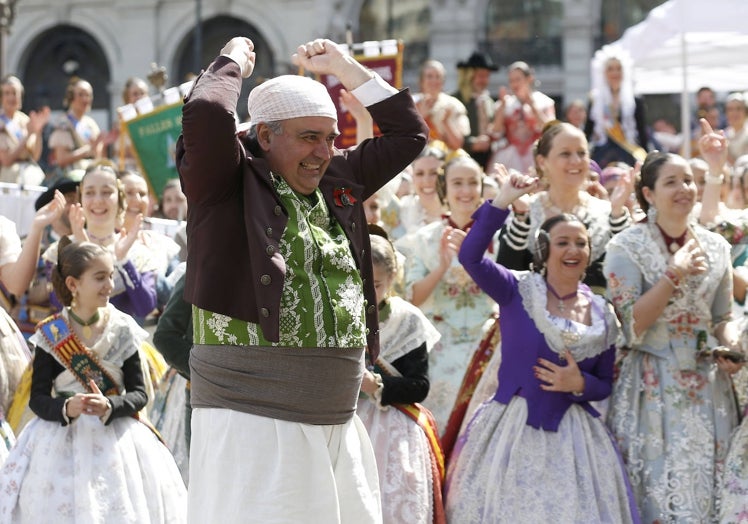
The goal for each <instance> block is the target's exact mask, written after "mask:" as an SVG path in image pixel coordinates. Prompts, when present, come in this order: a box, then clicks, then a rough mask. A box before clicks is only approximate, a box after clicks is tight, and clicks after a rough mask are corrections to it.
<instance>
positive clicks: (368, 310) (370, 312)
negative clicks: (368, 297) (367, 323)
mask: <svg viewBox="0 0 748 524" xmlns="http://www.w3.org/2000/svg"><path fill="white" fill-rule="evenodd" d="M376 310H377V308H375V307H374V306H373V305H371V306H369V309H367V310H366V312H367V313H368V314H369V315H373V314H374V312H375V311H376Z"/></svg>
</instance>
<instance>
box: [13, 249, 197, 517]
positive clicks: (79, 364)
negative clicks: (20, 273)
mask: <svg viewBox="0 0 748 524" xmlns="http://www.w3.org/2000/svg"><path fill="white" fill-rule="evenodd" d="M113 274H114V264H113V261H112V256H111V254H110V253H109V252H108V251H107V250H106V249H105V248H103V247H101V246H99V245H97V244H93V243H90V242H84V243H80V244H76V243H71V241H70V240H69V239H68V238H64V239H63V240H62V241H61V242H60V254H59V264H58V265H57V267H56V269H55V272H54V274H53V284H54V286H55V291H56V293H57V296H58V297H60V298H61V299H62V301H63V302H64V304H65V308H64V309H63V310H62V311H61V312H60V313H59V314H56V315H53V316H51V317H48V318H47V319H45V320H43V321H42V322H40V323H39V325H38V326H37V329H36V332H35V333H34V335H33V336H32V337H31V339H30V342H31V343H32V344H34V345H35V347H36V350H35V357H34V361H33V374H32V379H31V399H30V402H29V405H30V407H31V409H32V410H33V411H34V413H35V414H36V415H37V418H35V419H34V420H32V421H31V422H29V423H28V425H27V426H26V428H25V429H24V431H23V432H22V433H21V436H20V438H19V439H18V442H17V443H16V446H15V447H14V448H13V449H12V450H11V453H10V455H9V456H8V458H7V460H6V462H5V464H4V467H3V469H2V470H0V492H2V493H3V497H0V515H3V520H4V521H5V522H19V523H32V522H51V521H54V522H60V523H71V524H72V523H76V522H82V521H91V522H104V521H121V522H185V521H186V506H187V505H186V498H187V492H186V489H185V486H184V483H183V481H182V478H181V476H180V474H179V471H178V469H177V466H176V464H175V463H174V459H173V458H172V456H171V455H170V453H169V451H168V449H167V448H166V446H164V445H163V443H161V442H160V441H159V439H158V438H157V436H156V435H155V434H154V433H153V432H152V431H151V430H150V429H149V428H148V427H147V426H146V425H145V424H143V423H141V422H139V421H138V412H139V411H140V410H141V409H142V408H143V407H144V406H145V405H146V402H147V395H146V392H145V382H144V378H143V373H142V369H141V364H140V357H139V351H138V349H139V347H140V344H141V343H142V341H143V340H145V338H146V337H147V336H148V334H147V333H146V332H145V331H144V330H143V329H141V328H140V327H139V326H138V325H137V324H136V323H135V321H134V320H133V319H132V318H131V317H130V316H128V315H126V314H124V313H122V312H121V311H119V310H117V309H116V308H115V307H114V306H112V305H111V304H109V295H110V294H111V292H112V290H113V289H114V281H113ZM42 501H43V503H41V502H42Z"/></svg>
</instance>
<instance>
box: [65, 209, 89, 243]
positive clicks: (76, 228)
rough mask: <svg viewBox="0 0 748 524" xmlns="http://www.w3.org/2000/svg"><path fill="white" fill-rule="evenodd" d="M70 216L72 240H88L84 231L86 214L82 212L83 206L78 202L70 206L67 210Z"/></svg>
mask: <svg viewBox="0 0 748 524" xmlns="http://www.w3.org/2000/svg"><path fill="white" fill-rule="evenodd" d="M68 216H69V217H70V229H72V231H73V240H75V241H76V242H77V243H81V242H88V233H86V229H85V227H86V216H85V215H84V214H83V207H81V205H80V204H79V203H76V204H73V205H71V206H70V211H69V212H68Z"/></svg>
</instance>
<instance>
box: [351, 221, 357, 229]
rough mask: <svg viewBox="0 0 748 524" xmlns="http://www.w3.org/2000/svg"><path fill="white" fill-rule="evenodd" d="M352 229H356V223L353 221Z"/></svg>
mask: <svg viewBox="0 0 748 524" xmlns="http://www.w3.org/2000/svg"><path fill="white" fill-rule="evenodd" d="M351 231H356V223H355V222H351Z"/></svg>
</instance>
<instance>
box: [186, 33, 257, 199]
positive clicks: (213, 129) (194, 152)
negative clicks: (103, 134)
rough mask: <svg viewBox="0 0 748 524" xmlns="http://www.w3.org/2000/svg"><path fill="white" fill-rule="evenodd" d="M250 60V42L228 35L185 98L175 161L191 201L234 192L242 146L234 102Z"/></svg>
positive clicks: (251, 66) (248, 71)
mask: <svg viewBox="0 0 748 524" xmlns="http://www.w3.org/2000/svg"><path fill="white" fill-rule="evenodd" d="M254 60H255V54H254V45H253V44H252V41H251V40H249V39H248V38H243V37H235V38H232V39H231V40H230V41H229V42H228V43H227V44H226V45H225V46H224V47H223V49H222V50H221V55H220V56H219V57H217V58H216V59H215V60H214V61H213V62H212V63H211V64H210V65H209V66H208V68H207V69H206V70H205V71H204V72H203V73H202V74H201V75H200V76H199V77H198V78H197V80H195V84H194V86H193V88H192V91H191V92H190V93H189V94H188V95H187V97H186V98H185V104H184V107H183V108H182V135H181V136H180V137H179V140H178V141H177V153H176V161H177V169H178V170H179V175H180V177H181V179H182V183H183V184H184V189H185V194H186V195H188V196H189V197H190V200H191V203H193V202H198V201H210V202H212V203H220V202H221V201H222V200H223V199H227V198H229V197H231V196H233V195H234V194H235V193H236V191H237V190H238V187H239V184H240V182H241V180H240V171H239V166H240V162H241V159H242V158H243V148H242V146H241V144H240V142H239V139H238V138H237V137H236V120H235V113H236V103H237V101H238V100H239V93H240V91H241V85H242V79H243V78H247V77H249V76H250V75H251V74H252V71H253V70H254Z"/></svg>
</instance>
